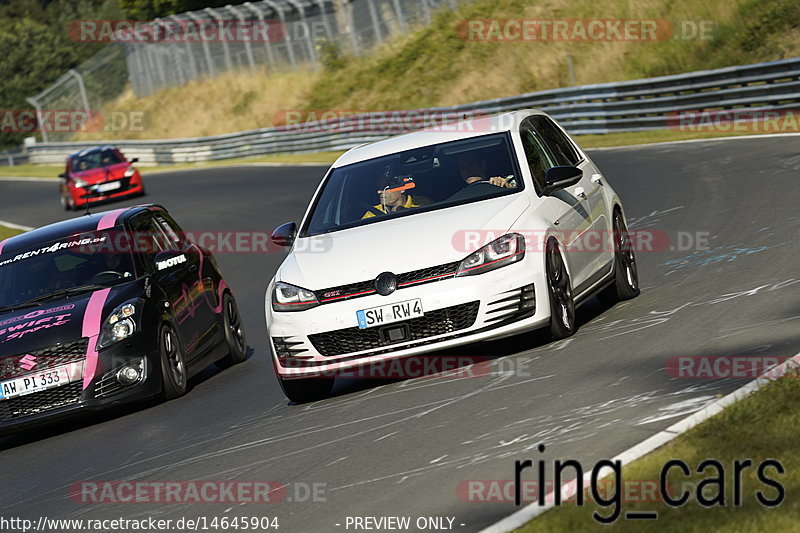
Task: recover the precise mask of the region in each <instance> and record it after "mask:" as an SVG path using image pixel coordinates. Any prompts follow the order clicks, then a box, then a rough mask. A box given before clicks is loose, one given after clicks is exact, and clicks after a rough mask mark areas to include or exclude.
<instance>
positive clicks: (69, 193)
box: [59, 146, 144, 211]
mask: <svg viewBox="0 0 800 533" xmlns="http://www.w3.org/2000/svg"><path fill="white" fill-rule="evenodd" d="M137 161H138V158H133V159H131V160H130V161H128V160H127V159H125V156H124V155H122V152H120V151H119V150H118V149H117V148H116V147H114V146H98V147H96V148H89V149H86V150H83V151H80V152H77V153H74V154H72V155H70V156H69V157H67V168H66V172H63V173H61V174H59V177H60V178H62V182H61V186H60V190H61V207H63V208H64V209H66V210H67V211H69V210H71V209H80V208H82V207H86V206H87V204H89V205H92V204H95V203H101V202H107V201H111V200H117V199H122V198H128V197H131V196H143V195H144V183H143V182H142V175H141V174H139V171H138V170H137V169H136V168H134V167H133V163H136V162H137Z"/></svg>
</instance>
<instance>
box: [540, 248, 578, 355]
mask: <svg viewBox="0 0 800 533" xmlns="http://www.w3.org/2000/svg"><path fill="white" fill-rule="evenodd" d="M545 263H546V269H547V288H548V292H549V294H550V337H551V338H552V339H553V340H559V339H563V338H566V337H569V336H570V335H572V334H573V333H575V302H574V301H573V299H572V284H571V282H570V279H569V272H567V266H566V265H565V264H564V258H563V257H562V256H561V250H560V249H559V246H558V242H557V241H556V240H555V239H550V240H549V241H548V242H547V255H546V259H545Z"/></svg>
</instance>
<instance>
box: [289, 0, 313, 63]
mask: <svg viewBox="0 0 800 533" xmlns="http://www.w3.org/2000/svg"><path fill="white" fill-rule="evenodd" d="M286 1H287V2H289V3H290V4H291V5H292V6H294V8H295V9H296V10H297V12H298V13H299V14H300V24H302V25H303V26H305V28H306V31H307V33H306V46H307V47H308V58H309V59H310V60H311V62H312V63H313V64H314V66H316V65H317V51H316V50H314V39H312V37H311V26H310V25H309V24H308V22H307V20H308V19H306V10H305V9H303V6H302V4H300V2H297V1H296V0H286ZM295 27H296V26H295Z"/></svg>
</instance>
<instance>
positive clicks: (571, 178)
mask: <svg viewBox="0 0 800 533" xmlns="http://www.w3.org/2000/svg"><path fill="white" fill-rule="evenodd" d="M582 177H583V170H581V169H579V168H578V167H571V166H563V167H550V168H549V169H548V170H547V173H546V174H545V176H544V190H543V191H542V193H543V194H544V195H545V196H547V195H549V194H551V193H553V192H554V191H557V190H559V189H563V188H565V187H569V186H570V185H575V184H576V183H578V182H579V181H581V178H582Z"/></svg>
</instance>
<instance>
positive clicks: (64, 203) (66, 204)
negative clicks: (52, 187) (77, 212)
mask: <svg viewBox="0 0 800 533" xmlns="http://www.w3.org/2000/svg"><path fill="white" fill-rule="evenodd" d="M61 208H62V209H63V210H64V211H72V206H71V205H69V201H68V200H67V199H66V198H64V195H63V194H62V195H61Z"/></svg>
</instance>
